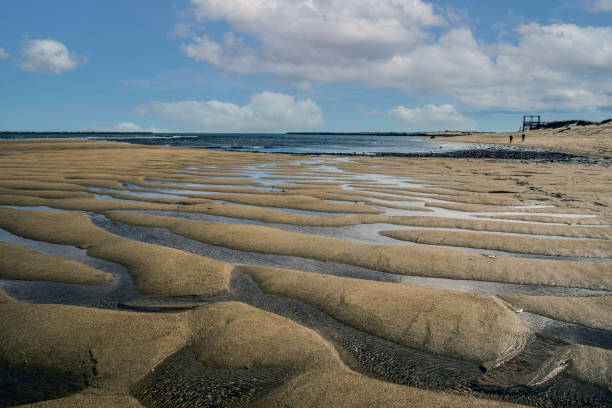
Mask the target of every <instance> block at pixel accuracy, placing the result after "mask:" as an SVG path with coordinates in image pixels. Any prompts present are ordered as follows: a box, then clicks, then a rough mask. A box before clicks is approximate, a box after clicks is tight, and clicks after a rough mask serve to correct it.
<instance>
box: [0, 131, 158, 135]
mask: <svg viewBox="0 0 612 408" xmlns="http://www.w3.org/2000/svg"><path fill="white" fill-rule="evenodd" d="M152 134H153V132H117V131H112V132H100V131H97V132H82V131H79V132H70V131H61V132H58V131H55V132H27V131H23V130H19V131H12V130H0V135H152Z"/></svg>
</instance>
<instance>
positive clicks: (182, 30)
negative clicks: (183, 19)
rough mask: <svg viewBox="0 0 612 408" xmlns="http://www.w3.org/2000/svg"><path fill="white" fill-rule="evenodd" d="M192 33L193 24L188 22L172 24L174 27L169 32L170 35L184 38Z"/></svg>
mask: <svg viewBox="0 0 612 408" xmlns="http://www.w3.org/2000/svg"><path fill="white" fill-rule="evenodd" d="M192 35H195V34H194V31H193V24H190V23H178V24H176V25H175V26H174V29H173V30H172V32H171V33H170V37H175V38H185V37H190V36H192Z"/></svg>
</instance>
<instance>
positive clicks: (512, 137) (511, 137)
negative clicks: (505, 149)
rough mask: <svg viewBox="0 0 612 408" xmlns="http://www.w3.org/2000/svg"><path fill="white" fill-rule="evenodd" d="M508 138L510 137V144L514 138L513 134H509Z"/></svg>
mask: <svg viewBox="0 0 612 408" xmlns="http://www.w3.org/2000/svg"><path fill="white" fill-rule="evenodd" d="M508 138H509V139H510V144H512V139H514V136H512V135H510V136H508Z"/></svg>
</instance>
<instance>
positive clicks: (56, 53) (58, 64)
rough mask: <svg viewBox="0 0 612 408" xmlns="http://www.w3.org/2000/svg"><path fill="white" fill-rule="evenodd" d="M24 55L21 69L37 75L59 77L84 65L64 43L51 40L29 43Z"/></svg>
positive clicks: (24, 49)
mask: <svg viewBox="0 0 612 408" xmlns="http://www.w3.org/2000/svg"><path fill="white" fill-rule="evenodd" d="M22 53H23V56H24V58H25V60H24V61H23V62H22V63H21V68H23V69H24V70H26V71H30V72H36V73H53V74H57V75H59V74H61V73H63V72H65V71H70V70H73V69H75V68H76V67H77V66H78V65H80V64H82V63H84V61H82V62H80V61H79V60H78V58H77V57H76V56H75V55H74V54H73V53H71V52H70V51H68V48H66V46H65V45H64V44H63V43H61V42H60V41H57V40H52V39H50V38H47V39H38V40H30V41H28V42H27V43H26V44H25V46H24V48H23V50H22Z"/></svg>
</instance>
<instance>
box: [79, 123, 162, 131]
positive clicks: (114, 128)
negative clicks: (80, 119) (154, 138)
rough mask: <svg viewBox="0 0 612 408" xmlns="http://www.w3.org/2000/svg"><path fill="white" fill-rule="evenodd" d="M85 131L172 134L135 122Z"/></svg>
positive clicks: (91, 127)
mask: <svg viewBox="0 0 612 408" xmlns="http://www.w3.org/2000/svg"><path fill="white" fill-rule="evenodd" d="M83 130H85V131H90V132H153V133H171V132H172V131H171V130H168V129H162V128H158V127H155V126H148V127H142V126H139V125H137V124H136V123H133V122H121V123H117V124H116V125H114V126H90V127H88V128H86V129H83Z"/></svg>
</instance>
